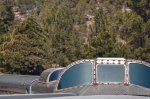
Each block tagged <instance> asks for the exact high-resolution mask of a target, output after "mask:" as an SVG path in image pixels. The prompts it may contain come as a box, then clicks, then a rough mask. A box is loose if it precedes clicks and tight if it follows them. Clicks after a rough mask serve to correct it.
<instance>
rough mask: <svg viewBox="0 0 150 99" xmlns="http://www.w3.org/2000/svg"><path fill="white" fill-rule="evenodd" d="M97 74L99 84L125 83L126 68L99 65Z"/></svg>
mask: <svg viewBox="0 0 150 99" xmlns="http://www.w3.org/2000/svg"><path fill="white" fill-rule="evenodd" d="M97 72H98V73H97V74H98V77H97V80H98V82H104V83H109V82H124V78H125V68H124V66H123V65H99V66H98V67H97Z"/></svg>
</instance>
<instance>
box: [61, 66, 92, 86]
mask: <svg viewBox="0 0 150 99" xmlns="http://www.w3.org/2000/svg"><path fill="white" fill-rule="evenodd" d="M91 82H92V64H91V63H81V64H76V65H74V66H73V67H71V68H70V69H68V70H67V71H66V72H65V73H64V74H63V75H62V77H61V79H60V82H59V86H58V89H63V88H68V87H74V86H80V85H85V84H89V83H91Z"/></svg>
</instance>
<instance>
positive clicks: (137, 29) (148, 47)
mask: <svg viewBox="0 0 150 99" xmlns="http://www.w3.org/2000/svg"><path fill="white" fill-rule="evenodd" d="M149 4H150V2H149V0H126V1H124V0H42V1H41V0H15V1H14V0H1V1H0V72H5V73H19V74H35V75H37V74H40V73H41V71H42V70H43V69H46V68H50V67H52V65H55V64H59V65H60V66H67V65H68V64H69V63H71V62H73V61H75V60H79V59H82V58H84V59H85V58H95V57H125V58H132V59H141V60H145V61H149V58H150V43H149V42H150V19H149V18H150V16H149V15H150V10H149V8H150V7H149ZM14 8H19V10H17V12H15V11H14V10H13V9H14ZM19 11H20V12H19ZM17 13H18V15H17ZM93 16H94V18H90V17H93ZM19 18H20V19H19ZM21 18H22V19H21ZM18 20H19V21H18Z"/></svg>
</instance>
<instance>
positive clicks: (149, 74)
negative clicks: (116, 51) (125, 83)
mask: <svg viewBox="0 0 150 99" xmlns="http://www.w3.org/2000/svg"><path fill="white" fill-rule="evenodd" d="M129 75H130V83H132V84H136V85H140V86H143V87H147V88H150V67H148V66H146V65H144V64H138V63H131V64H130V65H129Z"/></svg>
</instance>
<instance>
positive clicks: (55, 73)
mask: <svg viewBox="0 0 150 99" xmlns="http://www.w3.org/2000/svg"><path fill="white" fill-rule="evenodd" d="M61 71H62V70H56V71H54V72H53V73H52V74H51V75H50V78H49V81H53V80H57V79H58V77H59V75H60V73H61Z"/></svg>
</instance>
